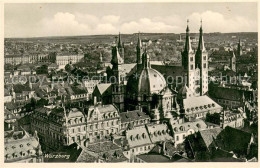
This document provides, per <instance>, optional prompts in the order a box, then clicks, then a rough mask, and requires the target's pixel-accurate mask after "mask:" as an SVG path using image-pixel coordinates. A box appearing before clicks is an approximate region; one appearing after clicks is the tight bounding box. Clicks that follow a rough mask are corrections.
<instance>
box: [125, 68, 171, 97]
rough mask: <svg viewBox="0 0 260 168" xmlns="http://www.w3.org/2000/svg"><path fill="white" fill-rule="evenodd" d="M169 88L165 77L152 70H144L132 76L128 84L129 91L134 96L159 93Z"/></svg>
mask: <svg viewBox="0 0 260 168" xmlns="http://www.w3.org/2000/svg"><path fill="white" fill-rule="evenodd" d="M166 86H167V84H166V81H165V79H164V77H163V75H162V74H161V73H160V72H158V71H156V70H155V69H152V68H147V69H142V70H139V71H137V72H136V73H134V74H132V75H131V76H130V77H129V80H128V82H127V91H128V93H132V94H136V95H137V94H147V95H149V94H154V93H157V94H158V93H159V92H160V91H161V90H163V89H164V88H165V87H166Z"/></svg>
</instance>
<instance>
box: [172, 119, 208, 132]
mask: <svg viewBox="0 0 260 168" xmlns="http://www.w3.org/2000/svg"><path fill="white" fill-rule="evenodd" d="M170 124H171V126H172V128H173V132H174V133H182V132H187V131H188V130H189V129H193V130H194V131H198V130H204V129H206V128H207V125H206V123H205V122H204V121H203V120H201V119H197V120H195V121H190V122H180V123H179V122H178V121H174V120H173V121H170Z"/></svg>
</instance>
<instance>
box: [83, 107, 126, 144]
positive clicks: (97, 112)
mask: <svg viewBox="0 0 260 168" xmlns="http://www.w3.org/2000/svg"><path fill="white" fill-rule="evenodd" d="M86 123H87V136H88V138H89V141H90V142H94V141H95V140H96V139H97V138H99V139H103V138H105V137H109V136H110V135H113V134H116V133H118V132H119V131H120V124H121V121H120V115H119V113H118V109H117V108H116V107H115V106H114V105H111V104H110V105H95V106H90V107H89V108H88V110H87V114H86Z"/></svg>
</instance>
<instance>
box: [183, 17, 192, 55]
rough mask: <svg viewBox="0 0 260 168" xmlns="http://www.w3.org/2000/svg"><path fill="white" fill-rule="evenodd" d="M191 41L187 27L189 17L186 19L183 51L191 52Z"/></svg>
mask: <svg viewBox="0 0 260 168" xmlns="http://www.w3.org/2000/svg"><path fill="white" fill-rule="evenodd" d="M191 51H192V48H191V41H190V28H189V19H188V20H187V28H186V43H185V48H184V52H187V53H189V52H191Z"/></svg>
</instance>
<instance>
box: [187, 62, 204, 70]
mask: <svg viewBox="0 0 260 168" xmlns="http://www.w3.org/2000/svg"><path fill="white" fill-rule="evenodd" d="M193 68H194V66H193V64H191V65H190V70H193ZM203 68H207V64H206V63H204V64H203Z"/></svg>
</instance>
